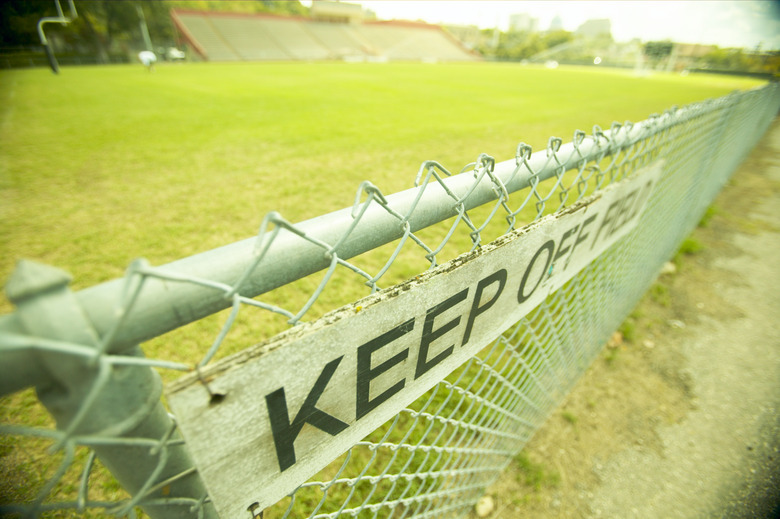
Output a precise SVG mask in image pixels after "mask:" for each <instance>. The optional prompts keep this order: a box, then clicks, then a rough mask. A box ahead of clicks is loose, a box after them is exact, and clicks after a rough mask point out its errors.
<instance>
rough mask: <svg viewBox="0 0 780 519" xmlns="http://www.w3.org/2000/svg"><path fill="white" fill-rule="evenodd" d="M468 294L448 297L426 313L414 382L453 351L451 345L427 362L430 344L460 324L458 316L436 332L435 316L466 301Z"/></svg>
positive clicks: (466, 291) (463, 292) (462, 293)
mask: <svg viewBox="0 0 780 519" xmlns="http://www.w3.org/2000/svg"><path fill="white" fill-rule="evenodd" d="M468 292H469V289H468V288H466V289H464V290H461V291H460V292H458V293H457V294H455V295H454V296H452V297H450V298H449V299H447V300H446V301H444V302H443V303H439V304H438V305H436V306H434V307H433V308H429V309H428V311H427V312H426V314H425V324H424V325H423V333H422V339H421V340H420V352H419V353H418V354H417V369H416V370H415V372H414V379H415V380H417V379H418V378H420V377H421V376H423V375H424V374H426V373H427V372H428V371H429V370H430V369H431V368H432V367H434V366H435V365H436V364H438V363H439V362H441V361H443V360H444V359H446V358H447V357H449V356H450V355H451V354H452V352H453V351H454V350H455V345H454V344H451V345H450V346H449V347H448V348H447V349H445V350H444V351H442V352H441V353H439V354H438V355H436V356H435V357H434V358H432V359H431V360H428V348H430V346H431V343H432V342H433V341H435V340H436V339H438V338H439V337H441V336H442V335H444V334H445V333H447V332H448V331H450V330H452V329H453V328H455V327H456V326H458V324H459V323H460V316H458V317H456V318H455V319H453V320H452V321H450V322H448V323H446V324H444V325H442V326H440V327H439V328H438V329H436V330H434V329H433V320H434V319H436V316H437V315H439V314H441V313H442V312H444V311H445V310H448V309H449V308H452V307H453V306H455V305H456V304H458V303H460V302H462V301H463V300H464V299H466V295H467V294H468Z"/></svg>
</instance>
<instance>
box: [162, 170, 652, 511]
mask: <svg viewBox="0 0 780 519" xmlns="http://www.w3.org/2000/svg"><path fill="white" fill-rule="evenodd" d="M660 173H661V165H660V164H656V165H655V166H653V167H650V168H646V169H645V170H644V171H641V172H638V173H637V174H636V175H634V176H632V177H631V178H629V179H626V180H623V181H621V182H619V183H617V184H614V185H611V186H609V187H607V188H606V189H604V190H602V191H600V192H598V193H597V194H596V195H594V196H592V197H589V198H587V199H584V200H582V201H580V202H579V203H577V204H576V205H573V206H572V207H570V208H568V209H566V210H564V211H561V212H559V213H557V214H555V215H551V216H547V217H545V218H542V219H540V220H538V221H536V222H534V223H532V224H531V225H529V226H527V227H525V228H523V229H521V230H518V231H515V232H512V233H510V234H508V235H506V236H503V237H501V238H500V239H498V240H496V241H495V242H493V243H491V244H489V245H486V246H484V247H482V248H481V249H480V250H477V251H475V252H472V253H469V254H465V255H463V256H460V257H459V258H456V259H455V260H453V261H451V262H449V263H446V264H444V265H441V266H439V267H437V268H436V269H433V270H431V271H429V272H427V273H426V274H424V275H422V276H419V277H418V278H415V279H414V280H411V281H408V282H406V283H404V284H402V285H399V286H396V287H393V288H391V289H388V290H385V291H382V292H379V293H377V294H374V295H372V296H369V297H367V298H365V299H363V300H361V301H359V302H357V303H355V304H353V305H350V306H347V307H344V308H341V309H339V310H337V311H335V312H333V313H331V314H329V315H327V316H325V317H323V318H322V319H320V320H318V321H316V322H314V323H310V324H305V325H302V326H298V327H296V328H293V329H291V330H289V331H288V332H286V333H284V334H281V335H280V336H278V337H276V338H274V339H272V340H271V341H270V342H268V343H266V344H261V345H258V346H255V347H252V348H250V349H248V350H246V351H244V352H242V353H240V354H237V355H234V356H233V357H230V358H228V359H225V360H222V361H220V362H218V363H215V364H214V365H213V366H209V367H207V368H206V369H204V370H202V371H201V374H200V376H201V378H203V379H207V380H208V385H209V388H210V390H211V391H212V392H214V393H218V394H220V395H223V396H221V397H220V398H211V395H210V393H209V392H208V391H207V390H206V389H205V387H203V384H202V382H201V381H200V380H199V379H198V377H194V376H187V377H185V378H183V379H182V380H180V381H178V382H177V383H175V384H173V385H172V386H171V387H170V388H169V389H168V393H167V396H168V401H169V403H170V405H171V408H172V409H173V411H174V412H175V413H176V417H177V422H178V424H179V427H180V428H181V431H182V433H183V435H184V437H185V439H186V441H187V446H188V447H189V450H190V452H191V454H192V456H193V458H194V460H195V462H196V465H197V467H198V470H199V472H200V474H201V476H202V477H203V480H204V482H205V484H206V487H207V489H208V491H209V494H210V496H211V499H212V501H213V502H214V504H215V506H216V508H217V511H218V513H219V514H220V516H222V517H226V518H227V517H229V518H231V519H232V518H236V517H251V516H252V514H251V513H249V512H248V511H247V510H248V508H250V507H253V508H255V509H258V510H262V509H263V508H265V507H267V506H270V505H272V504H274V503H275V502H276V501H278V500H279V499H281V498H282V497H284V496H285V495H287V494H288V493H290V492H291V491H292V490H294V489H295V488H296V487H297V486H298V485H300V484H301V483H303V482H305V481H306V480H307V479H308V478H309V477H311V476H312V475H314V474H315V473H317V472H318V471H319V470H321V469H322V468H323V467H325V466H326V465H327V464H328V463H329V462H330V461H332V460H333V459H335V458H336V457H337V456H339V455H340V454H341V453H343V452H345V451H346V450H347V449H349V448H350V447H351V446H352V445H353V444H355V443H356V442H358V441H360V440H361V439H362V438H363V437H365V436H366V435H367V434H369V433H370V432H371V431H373V430H374V429H376V428H377V427H379V426H380V425H381V424H382V423H384V422H385V421H387V420H388V419H390V418H392V417H393V416H394V415H396V414H397V413H398V412H399V411H400V410H401V409H403V408H404V407H406V406H407V405H409V404H410V403H411V402H413V401H414V400H415V399H417V398H418V397H419V396H420V395H422V394H423V393H424V392H425V391H427V390H428V389H430V388H431V387H432V386H433V385H435V384H436V383H437V382H439V381H440V380H442V379H443V378H444V377H445V376H446V375H447V374H449V373H450V372H452V371H453V370H454V369H455V368H457V367H458V366H459V365H461V364H462V363H463V362H465V361H466V360H467V359H468V358H469V357H471V356H472V355H474V354H475V353H477V352H478V351H479V350H480V349H482V348H483V347H484V346H486V345H487V344H489V343H490V342H492V341H493V340H495V339H496V338H497V337H498V336H499V335H500V334H501V333H502V332H503V331H504V330H505V329H507V328H508V327H509V326H511V325H512V324H513V323H515V322H516V321H518V320H519V319H520V318H522V317H523V316H524V315H526V314H527V313H528V312H530V311H531V310H532V309H533V308H534V307H536V306H537V305H538V304H539V303H540V302H541V301H543V300H544V299H545V298H546V297H547V296H548V295H549V294H550V293H552V292H554V291H555V290H557V289H558V288H560V287H561V286H562V285H563V284H564V283H565V282H566V281H568V280H569V279H571V278H572V276H574V275H575V274H576V273H577V272H579V271H580V270H581V269H582V268H584V267H585V266H586V265H588V263H590V262H591V261H592V260H593V259H594V258H596V257H598V256H599V255H600V254H601V253H602V252H604V251H605V250H606V249H607V248H609V247H611V246H613V245H614V244H616V242H617V241H618V240H619V239H620V238H621V237H622V236H624V235H625V234H626V233H627V232H629V231H630V230H631V229H632V228H633V227H634V226H635V225H636V223H637V221H638V220H639V218H640V215H641V214H642V211H643V209H644V207H645V205H646V203H647V200H648V198H649V196H650V193H651V192H652V190H653V187H654V186H655V184H656V183H657V181H658V179H659V177H660ZM616 246H619V245H616Z"/></svg>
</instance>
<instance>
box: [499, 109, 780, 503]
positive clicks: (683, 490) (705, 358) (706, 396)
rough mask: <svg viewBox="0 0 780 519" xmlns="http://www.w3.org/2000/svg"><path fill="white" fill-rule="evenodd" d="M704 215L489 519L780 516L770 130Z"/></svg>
mask: <svg viewBox="0 0 780 519" xmlns="http://www.w3.org/2000/svg"><path fill="white" fill-rule="evenodd" d="M714 208H715V209H714V211H711V212H708V216H709V219H708V220H707V221H706V224H705V225H704V226H701V227H699V228H698V229H697V230H696V231H695V232H694V234H693V236H692V238H691V239H690V240H689V242H688V244H687V249H688V251H689V254H683V255H679V256H678V258H676V260H675V264H676V266H677V269H676V272H675V273H669V274H665V275H662V276H661V277H660V278H659V280H658V281H657V283H656V284H655V285H654V286H653V287H652V288H651V290H650V292H649V293H648V295H647V296H646V297H645V298H644V300H643V301H642V303H641V304H640V305H639V307H638V308H637V309H636V310H635V311H634V313H633V314H632V316H631V317H630V318H629V320H628V321H627V323H626V324H625V325H624V326H623V332H624V339H623V340H622V341H620V340H618V341H616V342H615V343H613V344H611V345H610V347H608V348H607V349H606V350H605V353H604V355H603V356H602V357H601V359H599V360H598V361H597V362H596V363H595V364H594V365H593V367H592V368H591V369H590V370H589V371H588V373H586V375H585V376H584V377H583V379H582V380H581V382H580V383H579V384H578V386H577V388H575V390H574V392H573V393H572V394H571V395H570V396H569V398H568V399H567V400H566V401H565V402H564V404H563V405H562V406H561V408H560V409H559V410H558V411H557V412H556V413H555V414H554V415H553V416H552V417H551V419H550V420H549V421H548V423H547V424H546V425H545V426H544V428H543V429H542V430H540V431H539V432H538V433H537V435H536V436H535V437H534V439H533V440H532V441H531V442H530V443H529V445H528V446H527V448H526V450H525V451H524V453H523V454H522V455H521V456H520V458H519V459H518V461H517V462H516V463H514V464H513V466H512V468H511V469H510V470H508V471H507V472H506V473H505V474H504V475H503V476H502V478H501V480H500V481H499V482H498V483H497V484H496V485H495V486H494V487H493V488H491V489H490V490H489V494H490V495H492V497H493V498H494V502H495V511H494V512H493V513H492V514H491V515H490V516H489V517H491V518H510V517H512V518H514V517H534V518H536V517H541V518H550V517H576V518H580V517H581V518H591V517H607V518H629V517H637V518H639V517H641V518H694V517H696V518H698V517H707V518H710V517H729V518H742V517H744V518H748V517H751V518H770V517H771V518H774V517H780V327H778V324H780V212H778V211H779V210H780V119H778V120H776V121H775V123H774V125H773V127H772V128H771V129H770V131H769V132H768V133H767V135H766V136H765V137H764V139H763V140H762V141H761V143H760V144H759V146H758V147H757V148H756V149H755V150H754V151H753V153H752V154H751V155H750V157H749V158H748V160H747V161H746V162H745V163H744V164H743V165H742V166H741V167H740V169H739V170H738V171H737V173H735V175H734V177H733V178H732V180H731V182H730V183H729V185H728V186H727V187H726V188H725V189H724V191H723V192H722V193H721V194H720V196H719V197H718V198H717V199H716V201H715V203H714Z"/></svg>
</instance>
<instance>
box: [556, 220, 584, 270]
mask: <svg viewBox="0 0 780 519" xmlns="http://www.w3.org/2000/svg"><path fill="white" fill-rule="evenodd" d="M579 228H580V224H577V225H575V226H574V227H572V228H571V229H569V230H568V231H566V232H565V233H563V236H562V237H561V243H559V244H558V252H556V253H555V257H554V258H553V260H552V262H553V265H555V262H556V261H558V260H559V259H560V258H561V257H562V256H564V255H565V254H566V253H567V252H569V249H571V248H572V247H571V246H566V247H564V244H566V240H568V239H569V236H571V235H572V234H574V233H575V232H577V229H579ZM566 263H567V264H568V261H567V262H566Z"/></svg>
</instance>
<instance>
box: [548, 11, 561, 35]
mask: <svg viewBox="0 0 780 519" xmlns="http://www.w3.org/2000/svg"><path fill="white" fill-rule="evenodd" d="M562 30H563V20H561V17H560V16H559V15H557V14H556V15H555V18H553V19H552V21H551V22H550V32H553V31H562Z"/></svg>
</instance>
